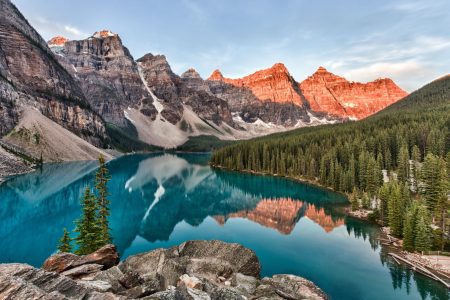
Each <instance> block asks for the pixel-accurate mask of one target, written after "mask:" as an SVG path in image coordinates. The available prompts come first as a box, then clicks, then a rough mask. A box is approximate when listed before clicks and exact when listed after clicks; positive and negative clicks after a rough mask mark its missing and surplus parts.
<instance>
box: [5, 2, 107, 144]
mask: <svg viewBox="0 0 450 300" xmlns="http://www.w3.org/2000/svg"><path fill="white" fill-rule="evenodd" d="M0 45H1V47H0V136H3V135H5V134H6V133H8V132H10V131H11V130H12V129H13V128H14V127H15V126H16V125H17V124H18V122H19V118H20V114H21V111H22V109H23V108H24V107H27V106H32V107H36V108H37V109H38V110H39V111H40V112H41V113H42V114H43V115H45V116H46V117H48V118H49V119H51V120H52V121H54V122H56V123H58V124H60V125H61V126H63V127H65V128H66V129H69V130H70V131H72V132H74V133H75V134H77V135H78V136H80V137H82V138H84V139H86V140H88V141H90V142H91V143H93V144H95V145H102V144H103V143H104V140H105V139H106V133H105V127H104V124H103V120H102V118H101V117H100V116H99V115H98V114H96V113H94V112H93V111H92V110H91V109H90V107H89V103H88V102H87V100H86V98H85V97H84V94H83V92H82V90H81V89H80V87H79V86H78V84H77V83H76V81H75V80H74V78H73V77H72V76H71V74H69V72H67V70H66V69H65V68H64V67H62V66H61V64H60V63H59V62H58V60H57V59H56V58H55V56H54V55H53V53H52V52H51V50H50V49H49V47H48V46H47V43H46V42H45V41H44V40H43V39H42V38H41V36H40V35H39V34H38V33H37V32H36V31H35V30H34V29H33V27H31V26H30V24H29V23H28V22H27V20H26V19H25V18H24V17H23V16H22V14H21V13H20V12H19V11H18V10H17V8H16V7H15V6H14V5H13V4H12V3H11V2H10V1H8V0H0Z"/></svg>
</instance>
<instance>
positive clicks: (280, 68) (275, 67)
mask: <svg viewBox="0 0 450 300" xmlns="http://www.w3.org/2000/svg"><path fill="white" fill-rule="evenodd" d="M270 70H273V71H277V72H284V73H289V71H288V69H287V68H286V66H285V65H284V64H283V63H276V64H274V65H273V66H272V67H270Z"/></svg>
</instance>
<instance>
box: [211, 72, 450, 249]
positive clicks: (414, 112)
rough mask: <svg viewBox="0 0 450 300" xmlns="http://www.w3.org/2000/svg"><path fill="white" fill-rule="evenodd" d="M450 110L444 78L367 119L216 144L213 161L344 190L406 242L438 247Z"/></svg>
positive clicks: (444, 229) (449, 154) (449, 84)
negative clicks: (227, 144)
mask: <svg viewBox="0 0 450 300" xmlns="http://www.w3.org/2000/svg"><path fill="white" fill-rule="evenodd" d="M449 112H450V77H446V78H443V79H441V80H437V81H435V82H432V83H430V84H428V85H427V86H425V87H423V88H422V89H419V90H418V91H416V92H414V93H412V94H411V95H409V96H408V97H406V98H405V99H403V100H401V101H399V102H397V103H396V104H394V105H393V106H391V107H389V108H387V109H385V110H384V111H382V112H380V113H378V114H376V115H374V116H372V117H369V118H367V119H365V120H362V121H357V122H348V123H345V124H337V125H325V126H319V127H310V128H302V129H298V130H294V131H290V132H286V133H281V134H274V135H270V136H267V137H262V138H257V139H254V140H249V141H244V142H240V143H238V144H233V145H231V146H227V147H224V148H222V149H219V150H217V151H215V152H214V153H213V155H212V157H211V161H210V163H211V165H213V166H218V167H224V168H227V169H233V170H241V171H253V172H259V173H266V174H275V175H280V176H288V177H292V178H300V179H306V180H309V181H313V182H316V183H319V184H321V185H324V186H327V187H330V188H333V189H334V190H336V191H340V192H344V193H346V194H349V195H351V197H350V200H351V201H352V207H353V208H354V209H359V208H360V207H361V206H364V207H366V208H371V209H373V210H374V215H373V216H372V217H373V218H374V219H376V220H377V221H379V222H381V223H382V224H386V225H389V226H390V227H391V230H392V231H393V234H394V235H396V236H398V237H404V238H405V239H406V245H405V249H408V250H414V249H416V250H420V251H422V250H428V249H430V248H441V249H442V247H444V246H445V245H443V244H444V242H443V240H444V239H443V238H444V237H445V234H448V225H449V224H448V208H449V205H448V202H449V201H448V195H449V193H450V192H449V191H450V188H449V181H450V179H449V174H450V170H449V169H450V113H449ZM355 199H356V200H357V201H356V200H355ZM432 224H434V225H435V227H438V228H439V230H435V231H437V233H436V234H435V236H436V237H438V238H432V236H433V234H432V233H431V231H430V230H431V227H430V225H432ZM419 229H420V230H419ZM419 231H420V232H421V233H420V234H419V233H418V232H419ZM411 232H413V235H414V236H411ZM437 240H439V241H437Z"/></svg>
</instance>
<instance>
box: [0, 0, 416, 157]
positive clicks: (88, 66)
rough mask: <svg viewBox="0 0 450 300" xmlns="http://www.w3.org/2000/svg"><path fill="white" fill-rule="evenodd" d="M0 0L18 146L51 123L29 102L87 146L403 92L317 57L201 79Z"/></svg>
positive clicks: (111, 37) (111, 38) (326, 119)
mask: <svg viewBox="0 0 450 300" xmlns="http://www.w3.org/2000/svg"><path fill="white" fill-rule="evenodd" d="M0 7H1V12H0V15H1V19H0V46H1V47H0V116H1V119H0V135H1V136H5V135H8V134H10V133H11V132H16V133H17V132H20V128H17V126H18V124H28V127H27V128H26V129H27V131H26V133H27V134H25V135H20V136H17V135H16V136H15V139H9V142H18V143H19V144H20V145H21V146H22V147H24V148H25V150H26V149H27V148H28V149H31V148H33V147H35V146H36V145H37V143H36V138H34V139H33V138H32V137H33V136H36V135H39V136H40V135H48V137H47V138H46V139H44V140H51V139H52V137H51V132H55V130H56V129H55V130H51V129H53V128H50V127H52V126H50V125H51V123H48V122H46V121H44V119H42V118H40V117H37V119H38V120H41V121H42V122H44V123H45V126H43V125H42V124H38V123H39V122H38V120H34V121H33V120H31V121H29V120H22V119H23V118H24V117H25V116H36V114H34V113H24V111H28V112H29V109H28V108H30V107H31V108H33V109H35V110H36V111H38V112H39V113H40V114H42V115H43V116H44V117H46V118H49V119H50V120H51V121H53V122H54V123H56V124H59V125H60V126H62V127H63V128H64V129H66V130H69V131H71V132H73V133H75V134H76V135H77V136H78V137H79V138H81V139H84V140H86V141H88V142H90V143H91V144H93V145H95V146H100V147H114V146H115V145H114V140H118V139H121V138H122V139H123V138H125V139H130V140H136V141H138V142H140V143H145V144H148V145H156V146H160V147H164V148H174V147H177V146H179V145H182V144H183V143H185V142H186V141H188V140H189V138H190V137H192V136H200V135H206V136H215V137H218V138H219V139H222V140H236V139H247V138H251V137H255V136H259V135H265V134H269V133H273V132H278V131H285V130H289V129H293V128H298V127H304V126H312V125H319V124H326V123H335V122H343V121H346V120H349V119H361V118H364V117H367V116H369V115H371V114H373V113H375V112H377V111H379V110H381V109H383V108H384V107H386V106H388V105H389V104H391V103H394V102H395V101H397V100H399V99H401V98H402V97H404V96H405V95H407V93H406V92H404V91H403V90H402V89H400V88H399V87H398V86H397V85H396V84H395V83H394V82H393V81H392V80H390V79H378V80H375V81H373V82H369V83H356V82H349V81H347V80H346V79H345V78H343V77H339V76H337V75H334V74H332V73H330V72H328V71H327V70H326V69H324V68H322V67H320V68H319V69H318V70H317V71H316V72H315V73H314V74H313V75H312V76H310V77H308V78H307V79H305V80H304V81H302V82H297V81H296V80H295V79H294V78H293V77H292V75H291V74H290V73H289V71H288V69H287V67H286V66H285V65H283V64H282V63H276V64H274V65H273V66H272V67H270V68H268V69H265V70H260V71H257V72H255V73H253V74H251V75H248V76H245V77H243V78H237V79H231V78H226V77H224V76H223V75H222V74H221V72H220V71H219V70H216V71H214V72H213V73H212V74H211V76H210V77H209V78H207V79H202V78H201V76H200V75H199V74H198V73H197V72H196V71H195V70H194V69H192V68H191V69H189V70H187V71H186V72H184V73H183V74H181V75H177V74H175V73H174V72H173V71H172V69H171V67H170V65H169V63H168V61H167V59H166V57H165V56H164V55H153V54H150V53H149V54H146V55H144V56H143V57H141V58H139V59H137V60H136V59H135V58H133V56H132V55H131V53H130V51H129V50H128V49H127V48H126V47H125V46H124V45H123V43H122V40H121V38H120V36H119V35H118V34H116V33H113V32H111V31H109V30H102V31H98V32H95V33H94V34H93V35H92V36H90V37H88V38H86V39H83V40H68V39H67V38H65V37H62V36H57V37H55V38H52V39H51V40H49V41H48V42H45V41H44V40H43V39H42V37H41V36H40V35H39V34H38V33H37V32H36V30H34V29H33V27H32V26H31V25H30V24H29V23H28V22H27V20H26V19H25V18H24V16H23V15H22V14H21V13H20V12H19V11H18V10H17V8H16V7H15V6H14V5H13V4H12V3H11V2H10V1H9V0H0ZM21 118H22V119H21ZM38 125H39V126H40V127H45V128H47V130H46V131H42V130H41V131H39V132H38V131H36V130H34V129H33V128H34V127H39V126H38ZM41 125H42V126H41ZM110 128H114V129H115V131H111V130H109V129H110ZM58 130H59V129H58ZM22 132H23V131H22ZM116 135H119V136H116ZM19 139H22V140H21V141H19ZM80 143H81V142H80ZM44 147H45V145H41V148H44ZM127 150H134V149H133V146H130V149H127ZM39 151H40V150H39ZM42 151H43V152H44V153H52V152H51V151H44V150H43V149H42ZM35 152H36V151H35ZM54 157H63V155H56V156H54ZM64 157H66V156H64ZM44 159H45V160H58V159H56V158H53V157H51V156H48V157H44Z"/></svg>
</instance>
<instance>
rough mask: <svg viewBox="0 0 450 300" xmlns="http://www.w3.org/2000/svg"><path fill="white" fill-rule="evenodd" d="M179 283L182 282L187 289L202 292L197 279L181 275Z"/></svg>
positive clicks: (200, 282)
mask: <svg viewBox="0 0 450 300" xmlns="http://www.w3.org/2000/svg"><path fill="white" fill-rule="evenodd" d="M180 282H182V283H183V284H184V285H185V286H186V287H187V288H192V289H197V290H203V283H202V281H201V280H200V279H198V278H197V277H194V276H189V275H188V274H183V275H181V276H180V281H179V283H180Z"/></svg>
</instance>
